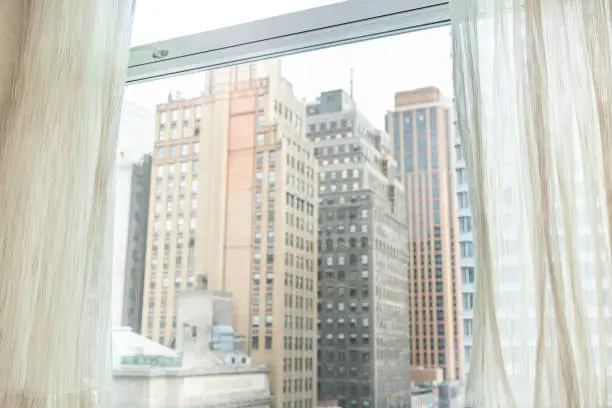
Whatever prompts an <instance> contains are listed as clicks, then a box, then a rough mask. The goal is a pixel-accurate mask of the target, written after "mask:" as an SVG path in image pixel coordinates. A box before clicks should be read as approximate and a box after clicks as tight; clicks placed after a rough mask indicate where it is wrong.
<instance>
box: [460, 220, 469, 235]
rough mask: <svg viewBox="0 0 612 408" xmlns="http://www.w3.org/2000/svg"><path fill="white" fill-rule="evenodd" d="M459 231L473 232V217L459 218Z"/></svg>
mask: <svg viewBox="0 0 612 408" xmlns="http://www.w3.org/2000/svg"><path fill="white" fill-rule="evenodd" d="M459 230H460V231H461V233H467V232H472V217H459Z"/></svg>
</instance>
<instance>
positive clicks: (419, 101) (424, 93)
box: [395, 86, 448, 108]
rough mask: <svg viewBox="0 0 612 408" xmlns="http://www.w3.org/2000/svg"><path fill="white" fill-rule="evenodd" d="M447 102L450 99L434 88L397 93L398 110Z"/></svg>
mask: <svg viewBox="0 0 612 408" xmlns="http://www.w3.org/2000/svg"><path fill="white" fill-rule="evenodd" d="M446 102H448V98H446V97H445V96H444V95H443V94H442V91H440V90H439V89H438V88H436V87H433V86H429V87H426V88H418V89H412V90H409V91H401V92H396V93H395V107H396V108H403V107H409V106H414V105H426V104H434V103H446Z"/></svg>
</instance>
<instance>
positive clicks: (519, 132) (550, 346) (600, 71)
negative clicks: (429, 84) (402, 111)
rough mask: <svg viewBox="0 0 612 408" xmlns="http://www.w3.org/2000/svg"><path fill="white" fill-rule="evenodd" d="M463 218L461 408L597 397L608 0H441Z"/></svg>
mask: <svg viewBox="0 0 612 408" xmlns="http://www.w3.org/2000/svg"><path fill="white" fill-rule="evenodd" d="M451 8H452V20H453V22H452V26H453V57H454V81H455V96H456V103H457V110H458V124H459V128H460V134H461V137H462V143H463V146H464V149H465V157H466V164H467V168H468V178H469V180H468V183H469V194H470V200H471V205H472V208H473V213H474V214H473V215H474V235H475V241H476V243H475V244H476V247H477V251H476V262H477V270H478V271H479V275H478V277H477V283H476V285H477V292H476V293H477V298H476V305H475V330H474V346H473V351H472V362H471V365H470V374H469V378H468V389H467V396H466V402H467V405H468V406H470V407H479V408H494V407H502V408H507V407H508V408H509V407H517V408H519V407H520V408H526V407H534V408H536V407H537V408H543V407H555V408H574V407H580V408H595V407H604V406H608V396H609V395H610V385H611V384H610V381H609V380H610V377H609V375H610V372H611V370H610V366H611V365H612V364H611V363H612V350H611V345H612V337H611V335H612V330H611V325H610V278H611V274H612V263H611V261H610V236H609V233H610V231H612V228H610V222H611V219H610V216H611V215H612V208H610V206H611V205H612V140H611V138H612V88H611V84H612V82H611V81H612V69H611V68H612V64H611V56H612V52H611V50H612V49H611V42H610V40H611V38H612V36H611V33H610V30H611V23H612V20H611V14H610V13H611V10H610V8H611V3H610V1H609V0H581V1H579V0H521V1H519V0H454V1H452V5H451Z"/></svg>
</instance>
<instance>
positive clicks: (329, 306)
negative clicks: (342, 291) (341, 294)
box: [317, 290, 370, 327]
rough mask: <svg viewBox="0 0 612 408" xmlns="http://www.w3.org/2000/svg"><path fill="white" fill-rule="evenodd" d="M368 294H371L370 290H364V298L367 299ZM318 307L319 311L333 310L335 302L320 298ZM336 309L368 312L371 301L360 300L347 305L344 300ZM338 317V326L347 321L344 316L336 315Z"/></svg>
mask: <svg viewBox="0 0 612 408" xmlns="http://www.w3.org/2000/svg"><path fill="white" fill-rule="evenodd" d="M368 296H369V290H368V291H364V292H362V298H363V300H366V299H367V298H368ZM323 304H325V308H323ZM317 309H318V311H319V313H320V312H322V311H323V309H325V310H326V311H327V312H332V311H333V310H334V302H330V301H327V302H324V301H322V300H321V299H319V301H318V302H317ZM335 310H337V311H338V312H351V313H357V312H360V313H366V312H369V311H370V303H369V302H366V301H363V302H359V303H358V302H349V303H348V307H347V305H346V304H345V303H344V302H342V301H340V302H338V303H337V304H336V308H335ZM336 318H338V321H337V324H338V327H340V326H341V325H343V324H344V323H345V320H344V317H338V316H337V315H336ZM332 323H333V322H332Z"/></svg>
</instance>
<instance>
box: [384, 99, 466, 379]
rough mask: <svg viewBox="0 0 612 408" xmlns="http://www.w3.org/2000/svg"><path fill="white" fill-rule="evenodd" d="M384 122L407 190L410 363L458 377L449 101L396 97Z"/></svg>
mask: <svg viewBox="0 0 612 408" xmlns="http://www.w3.org/2000/svg"><path fill="white" fill-rule="evenodd" d="M386 119H387V130H388V131H389V132H390V133H391V134H392V135H393V146H394V153H395V157H396V158H397V161H398V163H399V165H400V173H401V174H402V182H403V184H404V186H405V188H406V192H407V195H406V196H407V201H406V208H407V213H408V232H409V248H410V251H411V258H410V264H409V268H410V289H411V302H410V326H411V337H412V338H411V349H412V353H411V358H412V364H413V366H422V367H425V368H434V367H441V368H442V369H443V370H444V378H445V379H448V380H454V379H458V378H462V377H463V373H464V370H463V351H464V350H463V325H462V321H461V278H460V270H459V245H458V244H457V243H458V235H459V233H458V231H459V228H458V219H457V204H456V199H455V191H456V190H455V155H454V146H455V134H454V126H453V125H452V123H453V113H452V101H450V100H449V99H447V98H445V97H444V96H443V95H442V94H441V92H440V91H439V90H438V89H436V88H423V89H417V90H413V91H407V92H398V93H396V95H395V108H394V110H393V111H391V112H389V113H388V114H387V118H386Z"/></svg>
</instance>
